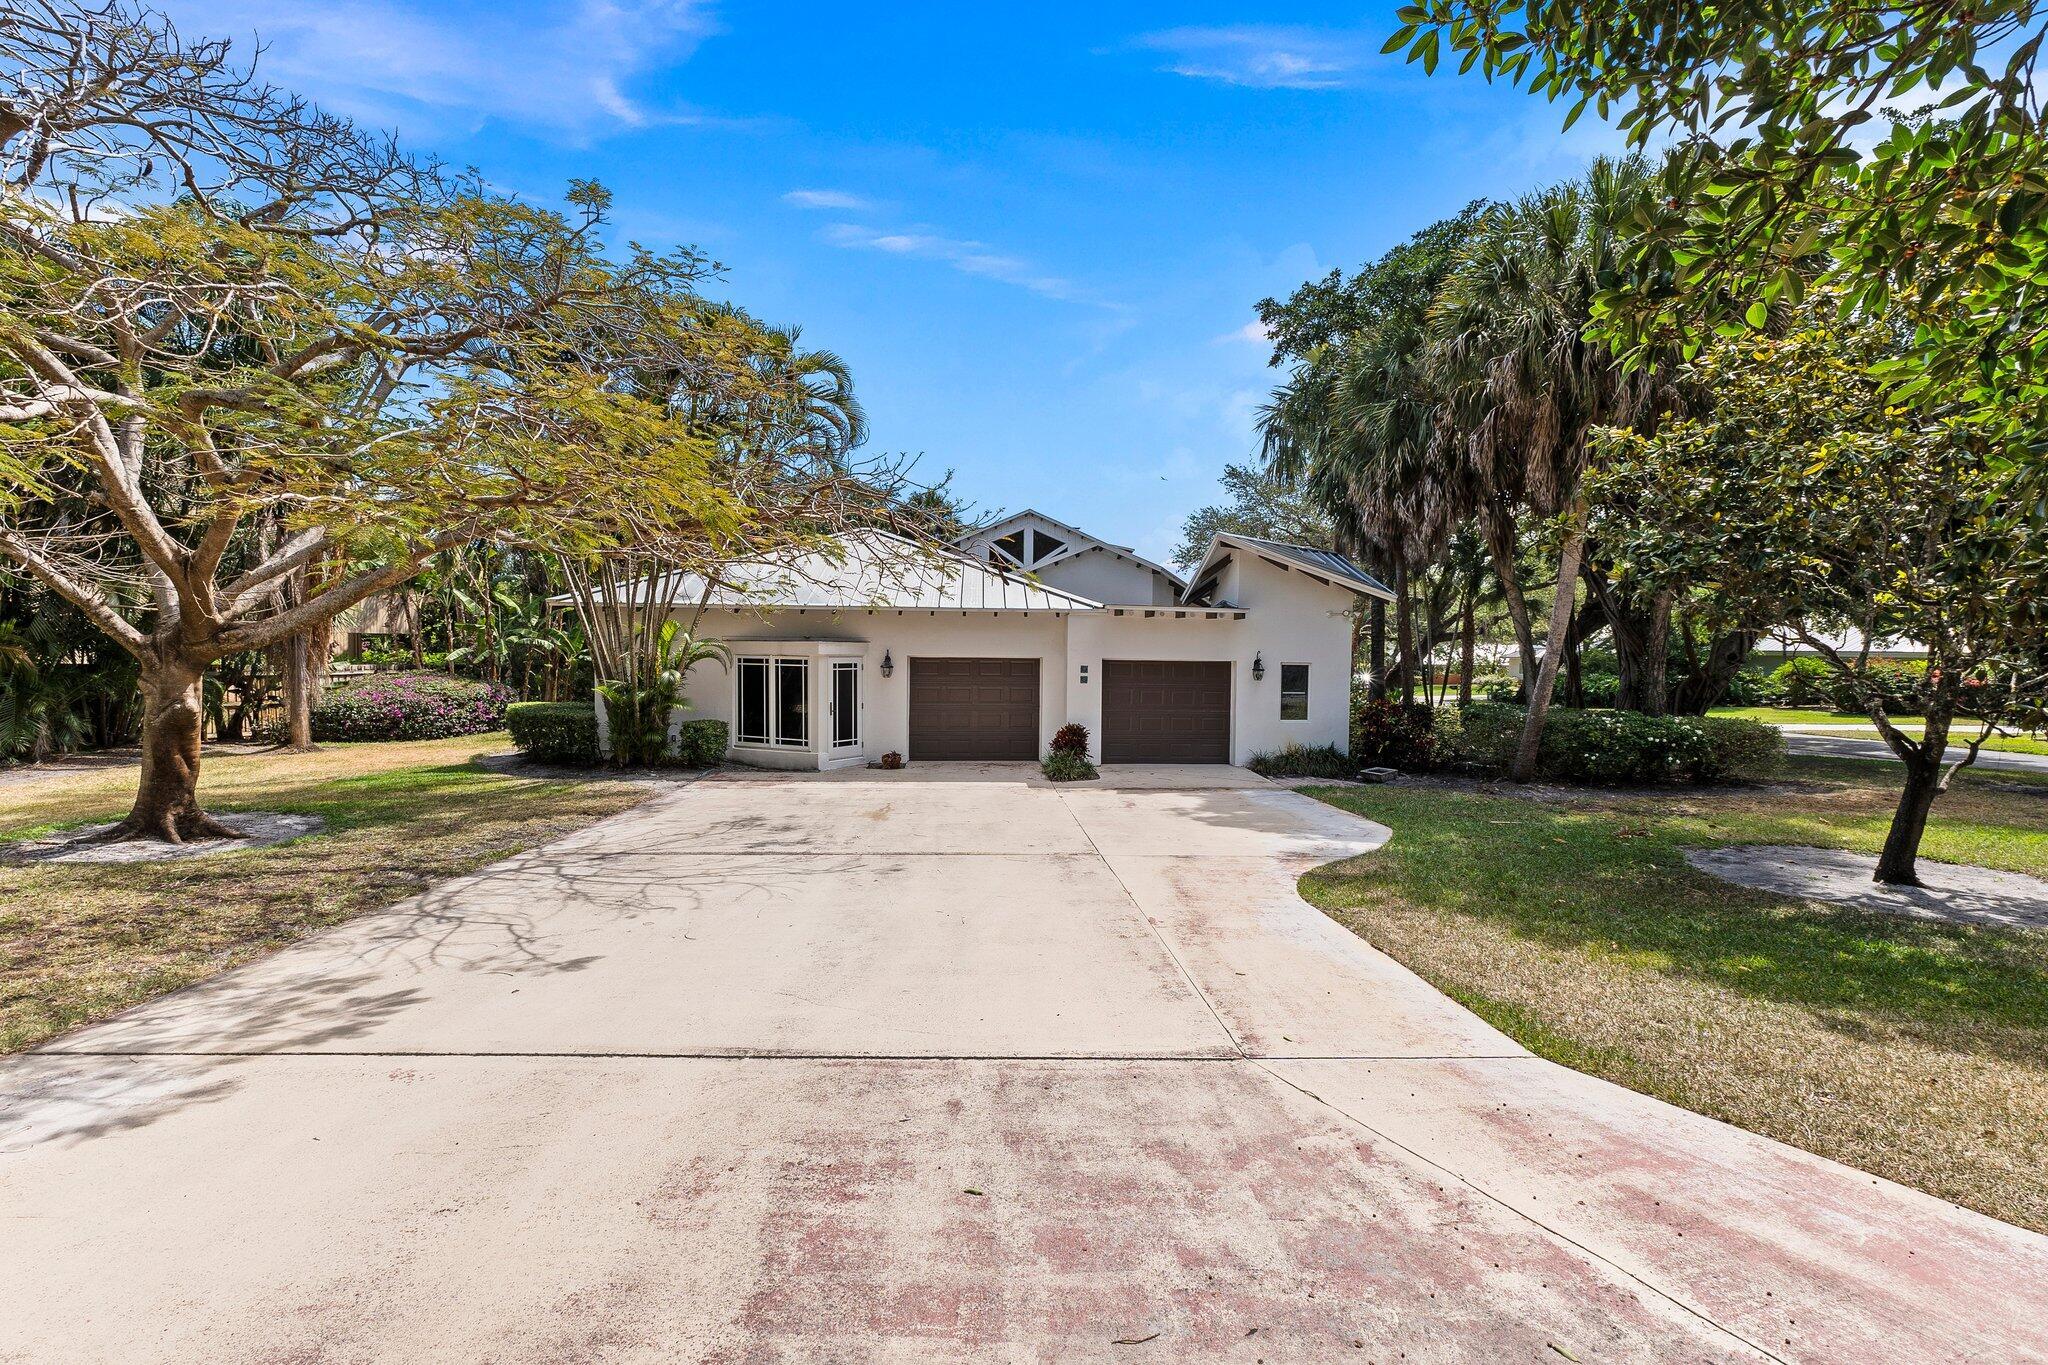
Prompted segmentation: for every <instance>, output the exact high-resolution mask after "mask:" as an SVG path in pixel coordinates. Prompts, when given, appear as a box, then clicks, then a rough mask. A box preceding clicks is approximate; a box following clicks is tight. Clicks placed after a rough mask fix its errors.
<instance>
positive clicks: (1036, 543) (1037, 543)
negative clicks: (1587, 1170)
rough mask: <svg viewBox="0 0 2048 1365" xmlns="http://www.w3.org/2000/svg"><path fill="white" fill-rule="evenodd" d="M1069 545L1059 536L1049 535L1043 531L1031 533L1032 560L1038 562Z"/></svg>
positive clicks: (1034, 562)
mask: <svg viewBox="0 0 2048 1365" xmlns="http://www.w3.org/2000/svg"><path fill="white" fill-rule="evenodd" d="M1066 547H1067V542H1065V541H1064V540H1061V539H1060V538H1059V537H1058V536H1049V535H1047V534H1046V533H1045V532H1043V531H1033V532H1032V533H1031V562H1032V563H1033V564H1036V563H1037V562H1038V561H1039V560H1041V559H1044V558H1045V557H1046V556H1048V555H1056V554H1058V553H1059V552H1060V551H1061V550H1064V549H1065V548H1066Z"/></svg>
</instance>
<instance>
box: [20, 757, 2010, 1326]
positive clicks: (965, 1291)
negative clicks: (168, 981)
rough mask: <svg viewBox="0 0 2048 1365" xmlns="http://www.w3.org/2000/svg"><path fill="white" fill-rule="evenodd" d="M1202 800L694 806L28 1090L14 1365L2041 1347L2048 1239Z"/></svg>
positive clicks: (1289, 814)
mask: <svg viewBox="0 0 2048 1365" xmlns="http://www.w3.org/2000/svg"><path fill="white" fill-rule="evenodd" d="M1219 776H1220V777H1222V778H1223V779H1225V780H1227V781H1229V782H1231V783H1233V784H1235V785H1233V786H1232V787H1229V788H1221V787H1212V786H1207V785H1203V786H1190V785H1188V783H1189V781H1190V777H1189V774H1187V773H1186V772H1185V771H1157V770H1151V771H1148V770H1136V771H1129V772H1123V771H1112V772H1111V773H1110V774H1109V775H1108V776H1107V778H1106V780H1105V782H1104V783H1103V784H1090V785H1086V786H1075V787H1066V788H1053V787H1049V786H1047V785H1046V784H1045V783H1044V782H1043V781H1042V780H1041V779H1039V778H1038V776H1037V774H1036V773H1035V771H1033V770H1031V769H1018V768H1001V767H978V768H977V767H960V768H946V767H941V766H938V765H928V766H923V767H919V768H914V769H911V770H908V771H906V772H904V773H900V774H882V773H866V772H862V773H858V774H839V775H834V776H833V777H829V778H817V777H812V778H794V777H791V778H782V779H762V778H757V777H756V778H746V779H739V780H728V779H724V778H714V779H710V780H706V781H703V782H699V783H696V784H694V785H692V786H689V787H686V788H681V789H677V790H674V791H670V792H668V793H665V794H663V795H661V796H659V797H656V798H654V800H653V801H652V802H650V803H649V804H648V805H645V806H643V807H641V808H640V809H638V810H636V811H633V812H630V813H628V814H626V815H623V816H620V817H618V818H616V819H613V820H610V821H607V822H605V823H604V824H601V825H598V826H595V827H593V828H592V829H590V830H586V831H584V832H582V833H581V834H578V835H576V836H574V837H572V838H570V839H568V840H565V841H563V842H561V843H559V844H557V845H555V846H553V847H552V848H550V849H547V850H544V851H541V852H538V853H534V854H529V855H525V856H522V857H520V858H516V859H513V860H511V861H509V862H506V863H503V864H500V865H498V866H496V867H493V868H490V869H487V870H486V871H484V872H482V873H479V874H478V875H476V876H473V877H470V878H467V879H464V880H461V881H458V882H455V883H451V884H449V885H447V886H444V887H442V888H439V889H438V890H436V891H435V892H433V893H431V894H430V895H428V896H426V897H423V898H421V899H420V900H419V901H417V902H415V903H411V904H408V905H406V906H404V907H400V908H398V909H396V910H394V911H391V912H388V913H384V914H379V915H374V916H370V917H367V918H364V919H361V920H357V921H353V922H351V923H350V924H348V925H346V926H344V927H342V928H340V929H338V930H336V931H334V932H331V933H328V934H325V935H322V936H320V937H319V938H316V939H313V940H309V941H307V942H306V943H304V944H302V945H299V946H298V947H295V948H293V949H290V950H287V951H285V952H283V953H280V954H277V955H276V956H274V957H271V958H269V959H266V960H265V961H263V962H261V963H257V964H254V965H252V966H250V967H248V968H245V969H242V970H240V971H236V972H232V973H229V974H228V975H226V976H224V977H221V978H219V979H217V980H216V981H215V982H213V983H210V984H208V985H206V986H203V987H199V988H196V989H193V990H189V991H185V992H182V993H180V994H178V995H175V996H171V997H168V998H166V999H164V1000H162V1001H159V1002H157V1003H156V1004H154V1005H151V1006H147V1007H144V1008H142V1009H138V1010H136V1011H133V1012H131V1013H129V1014H127V1015H125V1016H123V1017H121V1018H119V1019H116V1020H113V1021H111V1022H109V1023H107V1024H105V1025H102V1026H100V1027H97V1028H94V1029H90V1030H86V1031H83V1032H80V1033H77V1034H74V1035H71V1036H70V1037H68V1038H66V1039H64V1040H62V1041H61V1042H60V1043H59V1044H57V1045H55V1046H53V1047H50V1048H48V1049H45V1050H44V1051H42V1052H39V1053H36V1054H32V1055H30V1056H26V1057H21V1058H17V1059H13V1060H11V1061H7V1062H5V1063H0V1284H4V1285H6V1286H8V1290H7V1293H6V1294H5V1296H4V1297H0V1360H9V1361H13V1360H19V1361H43V1360H65V1361H99V1360H137V1359H149V1360H173V1361H184V1360H190V1361H202V1360H203V1361H258V1360H262V1361H270V1360H285V1359H288V1360H321V1361H325V1360H351V1361H353V1360H363V1361H369V1360H400V1359H402V1360H408V1361H413V1360H449V1361H457V1360H460V1361H468V1360H478V1359H491V1360H500V1361H506V1360H534V1361H540V1360H547V1361H554V1360H677V1361H699V1360H704V1361H720V1362H724V1361H732V1362H742V1361H745V1362H752V1361H779V1360H792V1361H818V1360H829V1361H835V1362H837V1361H848V1362H851V1361H956V1360H976V1361H982V1360H996V1361H1069V1360H1084V1361H1085V1360H1118V1361H1123V1360H1141V1361H1142V1360H1152V1361H1161V1362H1182V1361H1194V1360H1204V1361H1206V1360H1244V1361H1247V1362H1250V1361H1259V1360H1263V1361H1271V1362H1279V1361H1327V1360H1338V1359H1356V1360H1382V1361H1386V1360H1393V1359H1396V1358H1398V1357H1400V1356H1402V1355H1405V1357H1406V1358H1407V1359H1410V1360H1432V1359H1433V1360H1488V1361H1493V1360H1530V1361H1537V1360H1553V1361H1556V1360H1581V1361H1595V1360H1638V1361H1667V1360H1679V1359H1683V1360H1767V1359H1800V1360H1829V1361H1833V1360H1878V1359H1883V1360H1903V1359H1913V1360H1920V1359H1930V1360H1931V1359H1975V1360H1986V1361H1993V1360H1995V1361H2013V1360H2027V1359H2048V1239H2044V1238H2041V1237H2038V1236H2035V1235H2033V1234H2029V1233H2024V1232H2021V1231H2019V1230H2017V1229H2014V1228H2010V1227H2007V1226H2005V1225H2003V1224H2000V1223H1997V1222H1994V1221H1992V1220H1990V1219H1987V1218H1983V1217H1980V1216H1978V1215H1975V1214H1971V1213H1966V1212H1963V1211H1960V1210H1957V1209H1955V1208H1952V1207H1950V1206H1947V1205H1944V1204H1942V1203H1940V1202H1939V1201H1937V1200H1934V1199H1931V1198H1928V1197H1927V1196H1924V1195H1921V1194H1917V1193H1914V1192H1912V1191H1909V1190H1905V1189H1901V1188H1899V1187H1897V1186H1893V1185H1889V1184H1887V1183H1885V1182H1883V1181H1879V1180H1875V1179H1872V1178H1871V1177H1869V1176H1867V1175H1863V1174H1861V1173H1858V1172H1855V1171H1851V1170H1848V1169H1846V1168H1844V1167H1840V1166H1836V1165H1833V1164H1831V1163H1828V1162H1825V1161H1821V1160H1818V1159H1816V1158H1814V1157H1811V1156H1807V1155H1805V1154H1802V1153H1800V1152H1796V1151H1793V1150H1791V1149H1789V1148H1786V1147H1783V1146H1780V1145H1778V1144H1775V1143H1772V1142H1768V1141H1765V1140H1763V1139H1760V1138H1756V1137H1753V1136H1750V1135H1748V1134H1745V1133H1742V1132H1739V1131H1737V1130H1734V1129H1731V1128H1728V1127H1725V1126H1723V1125H1720V1124H1717V1123H1714V1122H1712V1121H1710V1120H1707V1119H1704V1118H1700V1117H1698V1116H1695V1115H1692V1114H1689V1113H1685V1112H1683V1111H1680V1110H1677V1109H1673V1108H1670V1107H1669V1106H1666V1105H1662V1104H1659V1103H1657V1102H1655V1101H1652V1100H1648V1099H1645V1098H1643V1097H1641V1096H1637V1095H1634V1094H1632V1093H1630V1092H1627V1091H1624V1090H1620V1089H1617V1088H1615V1087H1612V1086H1609V1085H1606V1084H1604V1083H1602V1082H1599V1081H1595V1080H1592V1079H1589V1078H1587V1077H1584V1076H1581V1075H1578V1074H1577V1073H1574V1072H1571V1071H1567V1070H1564V1069H1562V1068H1560V1067H1556V1066H1552V1065H1550V1064H1548V1063H1545V1062H1542V1061H1539V1060H1537V1059H1535V1058H1533V1057H1530V1056H1529V1055H1527V1054H1526V1053H1524V1052H1523V1051H1522V1050H1521V1049H1520V1048H1518V1047H1516V1046H1515V1045H1514V1044H1512V1043H1511V1042H1509V1041H1508V1040H1507V1039H1505V1038H1504V1037H1502V1036H1500V1035H1499V1034H1497V1033H1495V1032H1494V1031H1493V1030H1491V1029H1490V1028H1488V1027H1487V1026H1486V1025H1485V1024H1483V1023H1481V1022H1480V1021H1479V1020H1478V1019H1476V1018H1475V1017H1473V1016H1472V1015H1470V1014H1468V1013H1466V1012H1465V1011H1463V1010H1462V1009H1460V1008H1458V1007H1457V1006H1455V1005H1453V1004H1451V1003H1450V1002H1449V1001H1448V1000H1446V999H1445V998H1444V997H1442V996H1440V995H1438V994H1437V993H1436V992H1435V991H1433V990H1431V989H1429V988H1428V987H1427V986H1426V985H1424V984H1423V983H1422V982H1421V981H1420V980H1418V979H1417V978H1415V977H1414V976H1412V975H1411V974H1409V973H1408V972H1406V971H1405V970H1403V969H1402V968H1400V967H1399V966H1397V965H1396V964H1394V963H1392V962H1391V961H1389V960H1388V959H1386V958H1385V957H1383V956H1381V955H1380V954H1378V953H1376V952H1374V951H1373V950H1372V949H1371V948H1369V947H1368V946H1366V945H1365V944H1364V943H1362V942H1361V941H1360V940H1358V939H1357V938H1356V937H1354V936H1352V935H1350V934H1348V933H1346V932H1344V931H1343V930H1341V929H1339V928H1338V927H1337V926H1336V925H1334V924H1333V923H1332V922H1330V921H1329V920H1327V919H1325V918H1324V917H1323V916H1321V915H1320V914H1318V913H1316V912H1315V911H1314V910H1312V909H1311V908H1309V907H1308V906H1306V905H1305V904H1303V903H1302V902H1301V901H1300V899H1299V898H1298V897H1297V896H1296V894H1295V891H1294V880H1295V878H1296V876H1297V875H1298V874H1299V873H1300V872H1301V871H1302V870H1304V869H1306V868H1308V867H1311V866H1314V865H1316V864H1318V863H1322V862H1325V861H1328V860H1331V859H1334V858H1338V857H1344V856H1349V855H1354V854H1359V853H1364V852H1367V851H1369V850H1371V849H1372V848H1374V847H1376V846H1377V845H1378V844H1379V843H1380V842H1381V841H1382V840H1383V839H1384V838H1385V837H1386V831H1385V830H1383V829H1380V828H1379V827H1377V826H1374V825H1371V824H1368V823H1366V822H1363V821H1359V820H1356V819H1353V818H1351V817H1350V816H1348V815H1345V814H1344V813H1342V812H1339V811H1336V810H1333V809H1331V808H1329V807H1326V806H1322V805H1320V804H1318V803H1316V802H1314V801H1312V800H1310V799H1308V798H1306V797H1303V796H1299V795H1296V794H1294V793H1291V792H1287V791H1283V790H1280V789H1278V788H1275V787H1272V786H1271V785H1269V784H1265V783H1263V782H1260V781H1258V780H1257V779H1253V778H1250V777H1249V776H1248V775H1245V774H1236V773H1224V774H1212V775H1211V776H1210V777H1209V778H1207V779H1200V778H1197V779H1195V780H1197V781H1206V782H1214V781H1216V780H1217V779H1218V777H1219Z"/></svg>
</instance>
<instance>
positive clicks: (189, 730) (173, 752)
mask: <svg viewBox="0 0 2048 1365" xmlns="http://www.w3.org/2000/svg"><path fill="white" fill-rule="evenodd" d="M205 677H206V670H205V668H204V666H203V665H199V664H193V663H188V662H186V661H184V660H181V659H167V660H161V661H158V662H156V663H154V664H150V665H146V666H145V667H144V668H143V671H142V780H141V783H140V785H139V786H138V787H137V789H136V793H135V806H134V808H133V809H131V810H130V811H129V812H128V818H127V819H125V820H123V821H122V822H121V823H120V824H118V825H116V826H114V827H113V828H112V829H110V830H108V831H107V832H106V833H105V834H102V835H100V836H99V839H100V840H101V841H102V842H106V843H115V842H119V841H122V840H127V839H161V840H163V841H165V842H166V843H173V844H182V843H185V842H187V841H188V840H192V839H239V838H241V837H242V836H241V834H240V832H238V831H236V830H233V829H230V828H229V827H228V826H226V825H223V824H222V823H221V822H220V821H218V820H216V819H214V818H213V817H212V816H210V815H208V814H207V813H206V812H205V811H203V810H201V809H200V807H199V738H200V725H201V723H202V721H203V719H204V715H205V708H204V694H203V691H202V688H203V686H204V682H205Z"/></svg>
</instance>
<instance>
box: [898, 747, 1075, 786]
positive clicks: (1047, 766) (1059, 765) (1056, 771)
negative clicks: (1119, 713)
mask: <svg viewBox="0 0 2048 1365" xmlns="http://www.w3.org/2000/svg"><path fill="white" fill-rule="evenodd" d="M882 766H883V767H887V766H889V765H888V763H887V762H886V756H885V761H884V763H883V765H882ZM1038 767H1039V771H1041V772H1043V773H1044V774H1045V776H1046V780H1047V781H1049V782H1087V781H1091V780H1092V779H1094V778H1097V777H1100V776H1101V774H1100V773H1098V772H1097V771H1096V770H1095V765H1094V764H1093V763H1090V762H1089V761H1088V755H1087V753H1086V751H1083V752H1081V753H1075V752H1074V751H1073V750H1071V749H1054V750H1053V751H1052V752H1050V753H1048V754H1047V755H1046V756H1045V761H1044V762H1042V763H1040V764H1039V765H1038Z"/></svg>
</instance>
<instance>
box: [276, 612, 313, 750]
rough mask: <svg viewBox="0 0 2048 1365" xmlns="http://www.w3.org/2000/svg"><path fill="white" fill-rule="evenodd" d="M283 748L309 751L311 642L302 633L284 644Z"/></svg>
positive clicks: (311, 741) (311, 728)
mask: <svg viewBox="0 0 2048 1365" xmlns="http://www.w3.org/2000/svg"><path fill="white" fill-rule="evenodd" d="M283 653H284V722H285V723H284V747H285V748H287V749H292V750H303V749H311V748H313V747H314V746H313V676H312V674H313V669H312V642H311V641H310V640H308V639H307V638H306V636H305V634H304V633H303V632H302V633H300V634H298V635H294V636H292V637H291V638H290V639H289V640H286V641H285V642H284V651H283Z"/></svg>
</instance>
